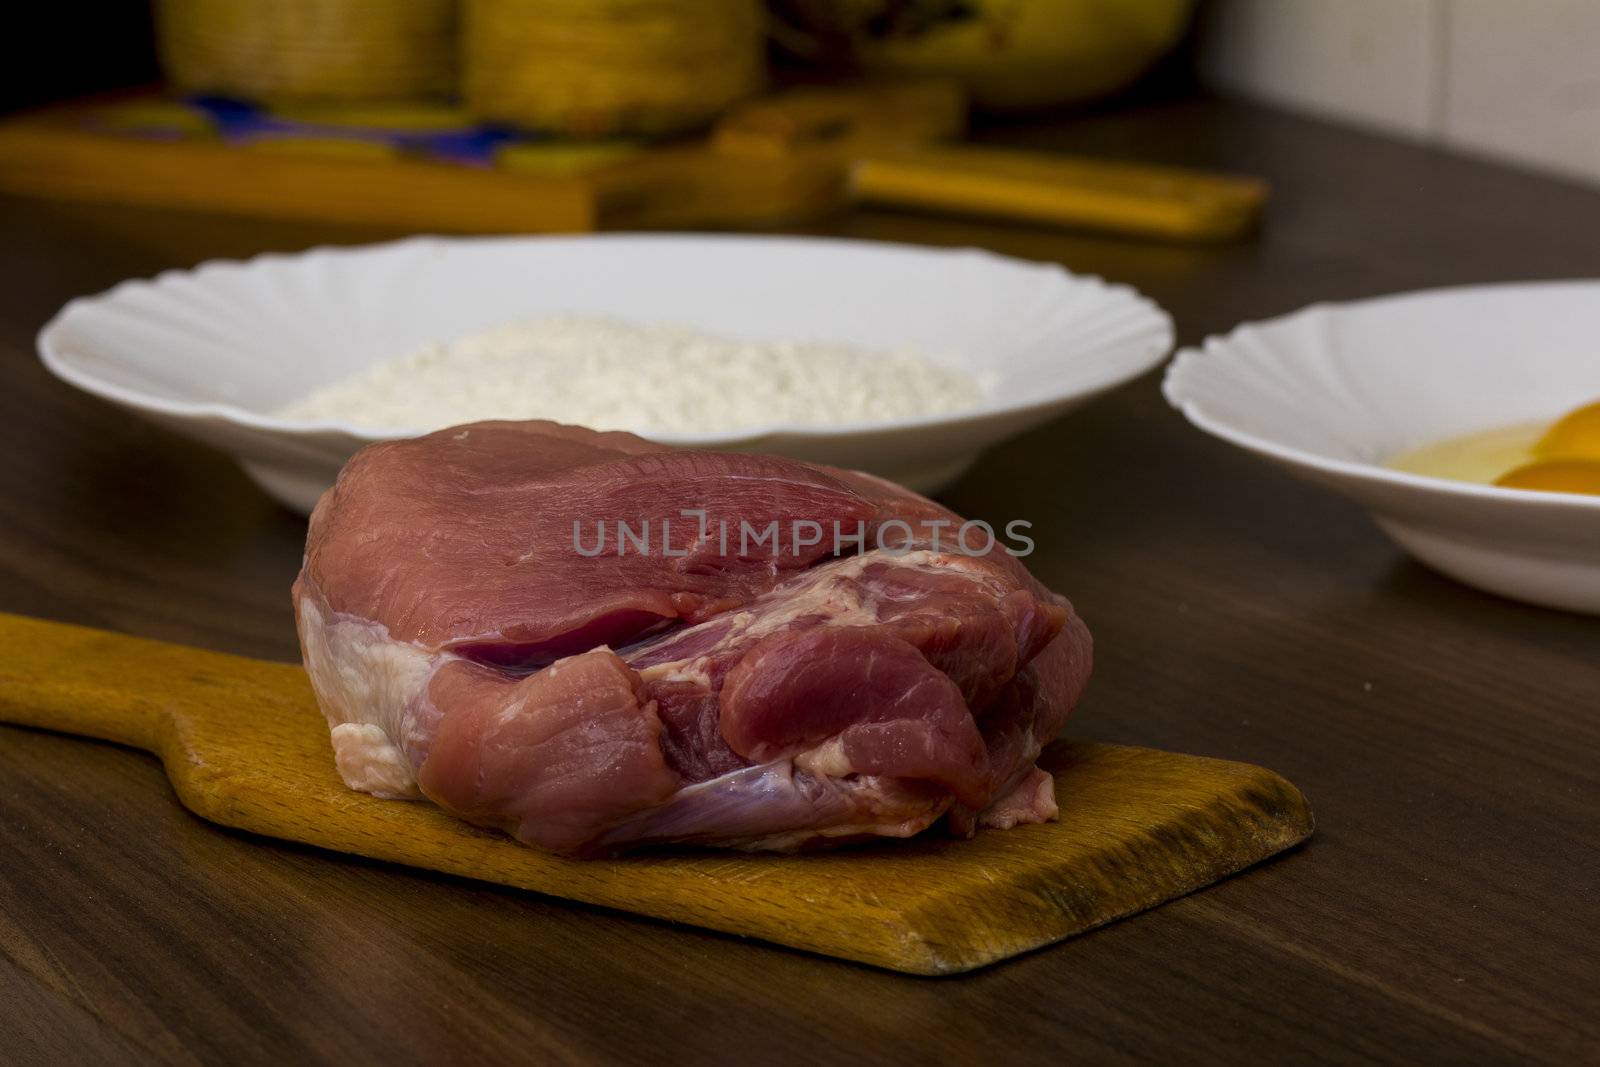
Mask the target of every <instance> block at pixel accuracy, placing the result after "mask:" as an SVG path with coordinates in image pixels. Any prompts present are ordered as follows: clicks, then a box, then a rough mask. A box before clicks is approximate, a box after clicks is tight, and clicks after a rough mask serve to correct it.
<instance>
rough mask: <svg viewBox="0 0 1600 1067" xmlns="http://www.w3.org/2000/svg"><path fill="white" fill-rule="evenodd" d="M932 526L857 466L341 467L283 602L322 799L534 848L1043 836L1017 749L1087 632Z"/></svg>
mask: <svg viewBox="0 0 1600 1067" xmlns="http://www.w3.org/2000/svg"><path fill="white" fill-rule="evenodd" d="M960 521H961V520H960V519H959V518H957V517H956V516H955V515H954V514H952V513H951V512H949V511H947V510H946V509H944V508H942V507H940V506H939V505H937V504H934V503H932V502H931V501H928V500H926V499H924V498H922V497H920V496H917V495H916V494H914V493H910V492H908V491H906V490H904V489H901V488H899V487H898V486H894V485H891V484H889V483H887V482H884V481H881V480H880V479H876V478H872V477H870V476H868V475H864V474H856V473H852V472H847V471H839V470H833V469H830V468H825V467H819V466H816V465H812V464H806V463H801V462H798V461H793V460H785V459H779V458H775V457H771V456H754V455H737V454H731V453H705V452H688V451H674V450H669V449H666V448H664V447H662V446H658V445H654V444H651V443H649V442H646V441H644V440H642V439H640V438H637V437H634V436H632V435H629V434H622V433H596V432H593V431H590V430H584V429H580V428H577V427H569V426H559V425H556V424H552V423H543V422H519V423H512V422H488V423H476V424H472V425H468V426H458V427H454V428H452V429H449V430H443V431H440V432H438V433H435V434H430V435H428V436H426V437H421V438H417V439H414V440H409V441H397V442H387V443H383V444H378V445H373V446H371V447H369V448H366V449H363V450H362V451H361V452H360V453H358V454H357V455H356V456H355V457H354V458H353V459H351V461H350V462H349V463H348V464H347V465H346V467H345V469H344V471H343V472H342V473H341V474H340V476H339V480H338V483H337V484H336V485H335V486H334V488H332V489H331V490H329V491H328V493H327V494H325V495H324V496H323V498H322V500H321V502H320V503H319V504H318V506H317V508H316V511H315V512H314V513H313V515H312V518H311V529H310V534H309V536H308V539H307V543H306V557H305V565H304V567H303V569H302V571H301V574H300V577H299V579H298V580H297V581H296V583H295V588H294V598H295V607H296V616H297V620H298V625H299V631H300V639H301V645H302V649H303V651H304V654H305V661H306V667H307V670H308V671H309V673H310V676H311V680H312V684H313V687H314V688H315V690H316V692H317V697H318V700H319V702H320V703H321V705H322V708H323V711H324V713H325V714H326V715H327V717H328V720H329V724H330V726H331V728H332V735H333V743H334V751H335V756H336V759H337V761H338V765H339V770H340V773H341V774H342V775H343V776H344V779H345V781H346V782H347V783H348V784H349V785H350V786H351V787H352V788H355V789H361V790H365V791H367V792H371V793H375V794H378V795H381V796H396V797H400V796H419V795H420V796H424V797H427V798H428V799H430V800H432V801H433V802H434V803H436V804H438V805H439V806H440V807H442V808H444V809H446V810H447V811H450V812H452V813H453V814H455V815H458V816H460V817H461V818H464V819H467V820H470V821H472V822H474V823H478V824H480V825H486V826H494V827H499V828H502V829H504V830H506V831H507V832H509V833H511V834H513V835H515V836H516V837H517V838H519V839H520V840H522V841H525V842H527V843H528V844H531V845H535V846H538V847H541V848H545V849H549V850H552V851H557V852H563V853H572V854H580V855H587V854H603V853H613V852H617V851H622V850H624V849H627V848H630V847H635V846H638V845H641V844H646V843H652V842H692V843H699V844H708V845H719V846H726V847H734V848H746V849H775V850H792V849H799V848H807V847H816V846H819V845H825V844H830V843H840V842H844V841H852V840H861V839H865V838H871V837H905V836H909V835H911V834H915V833H918V832H920V831H922V830H924V829H926V828H927V827H929V826H931V825H933V824H934V823H936V822H939V821H940V820H943V825H944V826H945V827H946V828H947V829H948V830H950V831H951V832H954V833H958V834H963V835H964V834H970V833H972V832H974V831H975V830H976V829H977V828H979V827H986V826H992V827H999V828H1008V827H1011V826H1015V825H1017V824H1019V823H1027V822H1039V821H1044V820H1048V819H1052V818H1054V817H1055V816H1056V805H1055V799H1054V793H1053V789H1052V783H1051V780H1050V778H1049V776H1048V775H1046V774H1044V773H1043V772H1042V771H1040V770H1039V769H1038V768H1037V767H1036V766H1035V763H1034V761H1035V760H1036V758H1037V757H1038V754H1039V751H1040V749H1041V747H1042V746H1043V745H1044V744H1045V743H1046V742H1048V741H1049V740H1051V739H1052V738H1053V737H1054V736H1055V735H1056V734H1057V733H1058V732H1059V731H1060V729H1061V727H1062V725H1063V723H1064V722H1065V720H1066V717H1067V715H1068V714H1069V713H1070V712H1071V710H1072V707H1073V705H1074V704H1075V703H1076V702H1077V700H1078V697H1079V695H1080V693H1081V692H1082V690H1083V687H1084V685H1085V684H1086V683H1087V681H1088V677H1089V673H1090V669H1091V658H1092V641H1091V639H1090V637H1089V632H1088V629H1087V628H1086V627H1085V626H1084V625H1083V622H1082V620H1080V619H1079V618H1078V617H1077V615H1076V614H1074V613H1073V611H1072V607H1071V605H1070V604H1069V603H1067V601H1066V600H1065V599H1063V598H1062V597H1060V596H1057V595H1056V594H1054V593H1051V592H1049V591H1048V590H1046V589H1045V588H1044V587H1043V586H1041V585H1040V584H1039V583H1038V582H1037V581H1035V580H1034V579H1033V577H1032V576H1031V575H1029V574H1028V572H1027V570H1026V569H1025V568H1024V567H1023V566H1022V565H1021V564H1020V563H1019V562H1018V561H1017V560H1016V559H1015V558H1014V557H1012V556H1011V555H1010V554H1009V553H1007V552H1006V551H1005V549H1004V548H1003V547H999V546H996V547H994V548H993V550H992V551H990V552H988V553H986V554H982V555H970V554H967V553H965V552H962V551H959V550H957V549H956V547H955V539H954V528H955V527H956V526H959V524H960ZM618 522H622V523H625V524H626V525H627V528H628V531H629V533H630V534H631V535H632V536H631V537H629V536H623V537H618V536H616V532H617V525H616V524H617V523H618ZM941 523H943V524H946V525H944V526H938V525H937V524H941ZM774 524H775V525H774ZM602 528H604V529H606V530H607V536H609V537H610V542H609V543H603V542H601V541H599V540H598V539H597V531H599V530H600V529H602ZM891 528H893V530H894V531H895V536H893V537H890V536H889V532H890V529H891ZM746 529H748V530H754V531H769V530H772V529H775V530H777V531H779V534H778V536H777V537H770V538H766V539H762V538H759V537H755V538H750V537H745V538H741V537H740V531H741V530H746ZM908 529H909V530H910V531H912V532H911V534H910V535H906V534H904V533H903V531H905V530H908ZM880 530H881V531H883V532H884V538H883V541H884V543H885V544H887V545H888V546H889V547H887V548H886V547H879V546H878V538H877V534H878V532H879V531H880ZM646 531H648V533H646ZM722 531H731V532H730V533H726V534H725V533H723V532H722ZM836 533H838V534H839V535H840V536H841V537H842V539H843V543H842V544H841V543H836V540H835V535H836ZM940 533H942V534H943V536H944V543H943V544H937V543H936V542H935V541H934V538H935V537H937V536H938V535H939V534H940ZM856 537H860V540H859V541H856V540H854V538H856ZM813 538H814V540H813ZM975 540H981V538H977V539H975ZM836 549H838V550H839V551H836Z"/></svg>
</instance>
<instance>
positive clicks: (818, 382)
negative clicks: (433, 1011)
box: [279, 315, 985, 433]
mask: <svg viewBox="0 0 1600 1067" xmlns="http://www.w3.org/2000/svg"><path fill="white" fill-rule="evenodd" d="M984 392H985V383H984V382H981V381H980V380H979V379H977V378H975V377H973V376H972V375H969V374H966V373H964V372H962V371H959V370H955V369H952V368H949V367H945V366H941V365H939V364H937V363H934V362H932V361H930V360H929V359H927V358H926V357H924V356H921V355H919V354H918V353H916V352H914V351H912V350H910V349H895V350H892V351H876V352H875V351H868V350H864V349H859V348H852V347H850V346H847V345H835V344H815V343H810V342H804V341H736V340H731V339H727V338H721V337H715V336H711V335H708V334H704V333H700V332H698V331H695V330H690V329H686V328H683V327H678V326H658V325H633V324H630V323H626V322H620V321H617V320H614V319H607V318H598V317H587V316H575V315H574V316H561V317H554V318H546V319H535V320H530V321H527V322H516V323H511V324H508V325H506V326H501V327H499V328H497V329H493V330H488V331H486V332H484V333H479V334H473V335H471V336H468V337H463V338H460V339H459V340H456V341H453V342H450V343H448V344H431V345H428V346H427V347H425V348H423V349H420V350H419V351H416V352H413V353H411V354H410V355H406V356H401V357H400V358H398V359H392V360H387V361H385V362H382V363H379V364H378V365H376V366H374V367H371V368H369V369H368V370H366V371H363V372H361V373H359V374H356V375H353V376H351V377H349V378H346V379H344V380H342V381H338V382H334V383H333V384H331V385H327V386H324V387H323V388H321V389H318V390H317V391H316V392H314V393H312V394H310V395H309V396H306V397H303V398H302V399H300V400H297V401H295V402H294V403H292V404H289V405H288V406H286V407H284V408H283V409H282V410H281V411H280V412H279V414H280V415H282V416H284V417H286V418H293V419H307V420H338V421H341V422H348V423H354V424H356V425H360V426H370V427H383V428H390V429H415V430H434V429H439V428H441V427H444V426H450V425H454V424H455V423H459V422H472V421H474V420H477V419H554V420H557V421H559V422H570V423H580V424H582V425H585V426H589V427H592V428H594V429H599V430H635V431H638V432H642V433H648V432H651V431H657V432H674V431H676V432H683V433H708V432H716V431H719V430H735V429H740V428H744V427H751V426H760V425H766V424H770V423H783V424H792V425H813V426H815V425H827V424H840V423H852V422H873V421H878V420H882V419H894V418H904V417H908V416H915V415H934V414H942V413H945V412H952V411H959V410H962V409H964V408H969V407H972V406H974V405H975V404H977V403H978V402H979V400H981V399H982V397H983V394H984Z"/></svg>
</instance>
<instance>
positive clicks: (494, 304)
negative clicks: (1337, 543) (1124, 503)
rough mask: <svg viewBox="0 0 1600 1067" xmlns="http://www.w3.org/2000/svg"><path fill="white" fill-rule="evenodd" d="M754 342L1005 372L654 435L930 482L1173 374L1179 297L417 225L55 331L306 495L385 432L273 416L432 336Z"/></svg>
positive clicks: (181, 283)
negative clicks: (873, 417) (876, 411)
mask: <svg viewBox="0 0 1600 1067" xmlns="http://www.w3.org/2000/svg"><path fill="white" fill-rule="evenodd" d="M562 312H577V313H591V314H605V315H612V316H616V317H619V318H624V319H630V320H634V321H641V322H672V323H678V324H685V325H689V326H693V327H696V328H699V329H703V330H706V331H708V332H712V333H717V334H723V335H729V336H734V337H742V338H750V339H768V338H795V339H802V340H815V341H831V342H841V343H845V344H852V345H858V346H862V347H866V348H875V349H888V348H894V347H897V346H901V345H912V346H915V347H916V348H917V349H919V350H921V351H922V352H924V353H925V354H927V355H929V356H932V357H935V358H945V359H946V360H947V361H948V362H950V363H952V364H954V365H956V366H959V367H962V368H964V369H967V370H969V371H972V372H975V373H988V374H992V375H993V376H994V382H995V385H994V389H993V391H992V393H991V394H990V395H989V397H988V398H987V400H986V401H985V402H984V403H983V404H982V405H981V406H980V407H978V408H975V409H973V410H971V411H967V412H962V413H959V414H955V415H944V416H938V417H932V418H918V419H902V420H896V421H891V422H881V423H873V424H868V425H858V426H844V427H823V428H818V427H810V428H806V427H796V426H779V425H774V426H768V427H762V428H758V429H753V430H741V431H737V432H733V433H722V434H705V435H687V434H678V435H661V434H657V435H655V436H656V437H657V439H658V440H663V441H667V442H669V443H672V444H678V445H683V446H687V447H701V448H721V449H738V450H744V451H762V452H776V453H780V454H783V455H789V456H795V457H798V458H801V459H809V460H815V461H819V462H823V463H830V464H834V465H836V466H841V467H851V468H857V469H864V470H870V471H872V472H874V473H877V474H880V475H883V476H885V477H888V478H891V479H894V480H896V481H900V482H903V483H905V484H907V485H910V486H912V487H914V488H918V489H922V490H924V491H932V490H934V489H937V488H939V487H940V486H941V485H944V484H946V483H948V482H949V481H951V480H953V479H954V478H955V477H956V476H958V475H959V474H960V473H961V472H962V471H963V470H964V469H966V467H967V466H968V465H969V464H971V463H972V462H973V460H974V459H976V458H977V455H978V453H979V451H980V450H981V449H983V448H986V447H988V446H989V445H992V444H995V443H997V442H999V441H1001V440H1003V439H1005V438H1007V437H1011V436H1013V435H1015V434H1018V433H1021V432H1022V431H1024V430H1027V429H1029V428H1030V427H1033V426H1035V425H1037V424H1039V423H1042V422H1045V421H1047V420H1049V419H1050V418H1053V417H1054V416H1056V415H1058V414H1060V413H1062V412H1064V411H1066V410H1067V409H1069V408H1071V407H1074V406H1076V405H1078V404H1081V403H1083V402H1084V401H1086V400H1088V399H1089V398H1090V397H1092V396H1095V395H1096V394H1098V393H1101V392H1104V391H1105V390H1107V389H1110V388H1112V387H1113V386H1116V385H1119V384H1121V383H1123V382H1125V381H1128V380H1129V379H1131V378H1134V377H1136V376H1138V375H1139V374H1141V373H1143V372H1144V371H1146V370H1149V369H1150V368H1152V367H1154V366H1155V365H1156V364H1157V363H1159V362H1160V361H1161V359H1162V358H1163V357H1164V356H1165V355H1166V354H1167V352H1168V351H1169V350H1170V349H1171V347H1172V322H1171V320H1170V319H1169V318H1168V316H1167V315H1166V313H1165V312H1163V311H1161V309H1160V308H1158V307H1156V306H1155V305H1154V304H1153V303H1151V302H1150V301H1149V300H1147V299H1145V298H1144V297H1142V296H1140V295H1139V294H1138V293H1136V292H1134V291H1133V290H1131V289H1128V288H1126V287H1125V286H1120V285H1108V284H1106V283H1105V282H1102V281H1101V280H1100V279H1098V278H1092V277H1080V276H1076V275H1072V274H1069V273H1067V272H1066V271H1064V270H1062V269H1061V268H1059V267H1056V266H1050V265H1045V264H1038V263H1029V262H1024V261H1022V260H1016V259H1008V258H1004V257H1001V256H996V255H991V254H989V253H986V252H980V251H976V250H971V249H966V250H957V251H943V250H933V249H925V248H915V247H910V246H902V245H891V244H879V243H872V242H864V241H835V240H818V239H805V238H766V237H716V236H677V235H659V236H632V235H616V236H610V235H608V236H586V237H506V238H459V239H457V238H433V237H427V238H414V239H411V240H406V241H399V242H396V243H393V244H383V245H374V246H370V247H365V248H351V249H331V248H323V249H316V250H313V251H310V252H305V253H302V254H299V255H292V256H281V255H266V256H258V257H257V258H255V259H252V260H250V261H249V262H246V263H235V262H216V263H207V264H204V265H202V266H200V267H198V268H196V269H195V270H192V271H169V272H167V273H165V274H162V275H161V276H159V277H158V278H155V279H153V280H151V281H130V282H124V283H122V284H121V285H119V286H117V287H116V288H114V289H112V290H111V291H109V292H107V293H103V294H101V295H99V296H93V297H86V298H81V299H78V300H74V301H72V302H71V303H69V304H68V305H67V306H66V307H65V308H63V309H62V310H61V312H60V313H59V314H57V315H56V317H55V318H54V319H52V320H51V321H50V323H49V324H48V325H46V326H45V328H44V330H43V331H42V332H41V333H40V335H39V354H40V356H41V358H42V359H43V360H44V362H45V365H46V366H47V367H49V368H50V370H51V371H53V372H54V373H55V374H56V375H58V376H59V377H61V378H63V379H64V380H66V381H68V382H70V383H72V384H73V385H76V386H78V387H79V388H81V389H84V390H87V391H88V392H91V393H94V394H95V395H97V396H101V397H104V398H105V399H107V400H110V401H112V402H114V403H117V404H120V405H122V406H124V407H127V408H130V409H132V410H134V411H137V412H139V413H141V414H143V415H146V416H148V417H150V418H152V419H154V420H156V421H158V422H161V423H163V424H165V425H168V426H170V427H172V428H174V429H176V430H179V431H181V432H183V433H186V434H189V435H190V436H192V437H195V438H197V439H199V440H201V441H204V442H206V443H207V444H210V445H212V446H214V447H216V448H219V449H221V450H223V451H224V452H228V453H231V454H233V455H234V456H236V457H237V458H238V459H239V461H240V462H241V463H242V464H243V465H244V468H245V470H246V471H247V472H248V473H249V474H250V476H251V477H253V478H254V479H255V480H256V481H257V482H258V483H259V484H260V485H261V486H262V487H263V488H264V489H266V490H267V492H269V493H271V494H272V495H273V496H274V497H276V498H277V499H278V500H280V501H282V502H283V503H284V504H286V505H288V506H289V507H291V508H295V509H297V510H299V511H302V512H304V511H308V510H309V509H310V508H311V506H312V505H313V504H314V503H315V502H316V499H317V497H318V495H320V494H321V493H322V491H323V490H324V489H326V488H327V487H328V486H329V485H331V484H332V482H333V478H334V475H335V474H336V473H337V471H338V469H339V467H340V466H341V465H342V464H343V463H344V461H345V460H346V459H348V458H349V457H350V455H351V453H353V452H354V451H355V450H356V449H357V448H359V447H361V446H362V445H364V444H366V443H367V442H369V441H374V440H383V439H386V438H392V437H404V436H409V435H411V434H414V433H417V432H420V431H421V430H423V429H427V428H426V427H395V428H394V429H393V430H382V431H374V430H372V429H370V428H362V427H356V426H352V425H349V424H346V423H339V422H302V421H293V420H289V419H284V418H279V417H277V416H275V415H274V414H272V412H273V411H275V410H277V409H278V408H279V407H280V406H281V405H283V404H285V403H287V402H288V401H290V400H293V399H295V398H297V397H299V396H301V395H303V394H305V393H307V392H310V391H311V390H312V389H314V388H316V387H318V386H320V385H324V384H326V383H328V382H331V381H335V380H337V379H340V378H343V377H345V376H346V375H349V374H351V373H353V372H355V371H358V370H360V369H362V368H364V367H367V366H370V365H371V364H373V363H375V362H378V361H381V360H384V359H387V358H390V357H393V356H396V355H400V354H403V353H406V352H409V351H411V350H413V349H415V348H417V347H419V346H420V345H423V344H426V343H428V342H431V341H448V340H451V339H453V338H455V337H459V336H461V335H463V334H467V333H472V332H476V331H479V330H484V329H487V328H490V327H493V326H497V325H500V324H502V323H505V322H508V321H510V320H514V319H519V318H526V317H530V316H539V315H546V314H552V313H562Z"/></svg>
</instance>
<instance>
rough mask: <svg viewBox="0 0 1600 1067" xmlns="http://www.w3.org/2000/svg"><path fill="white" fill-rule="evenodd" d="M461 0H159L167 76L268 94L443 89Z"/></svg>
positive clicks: (299, 96)
mask: <svg viewBox="0 0 1600 1067" xmlns="http://www.w3.org/2000/svg"><path fill="white" fill-rule="evenodd" d="M456 10H457V3H456V0H270V2H252V0H243V2H241V0H157V2H156V33H157V39H158V43H159V47H160V51H161V62H162V66H163V68H164V69H165V71H166V76H167V81H168V84H169V85H170V86H171V87H172V88H174V89H176V90H178V91H180V92H186V93H210V94H215V95H220V96H231V97H238V98H241V99H245V100H256V101H266V102H280V101H283V102H306V101H322V102H351V101H367V100H405V99H414V98H418V97H425V96H443V95H447V94H450V93H453V92H454V91H455V88H456V79H455V68H456V55H457V52H456Z"/></svg>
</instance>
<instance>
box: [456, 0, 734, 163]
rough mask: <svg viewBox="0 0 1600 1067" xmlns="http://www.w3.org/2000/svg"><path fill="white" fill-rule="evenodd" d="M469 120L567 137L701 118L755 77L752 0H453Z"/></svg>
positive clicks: (669, 127)
mask: <svg viewBox="0 0 1600 1067" xmlns="http://www.w3.org/2000/svg"><path fill="white" fill-rule="evenodd" d="M462 19H463V23H462V42H461V47H462V53H461V63H462V95H463V97H464V100H465V103H466V107H467V110H468V111H469V112H470V113H471V114H472V115H473V116H475V117H476V118H478V119H481V120H484V121H489V122H498V123H504V124H506V125H510V126H516V127H519V128H522V129H529V130H540V131H549V132H553V133H560V134H566V135H569V136H576V137H602V136H611V135H615V134H647V135H648V134H663V133H674V132H678V131H681V130H687V129H692V128H694V127H697V126H702V125H705V124H707V123H709V122H710V121H711V120H712V119H714V118H715V117H716V116H717V115H718V114H720V113H721V112H722V111H723V110H724V109H726V108H727V107H728V106H729V105H730V104H733V103H735V102H737V101H739V100H742V99H744V98H745V97H747V96H750V95H752V94H753V93H755V92H757V91H758V90H759V89H760V88H761V87H762V85H763V83H764V82H765V79H766V53H765V43H764V26H763V17H762V7H761V3H760V0H465V3H464V5H463V11H462Z"/></svg>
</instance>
